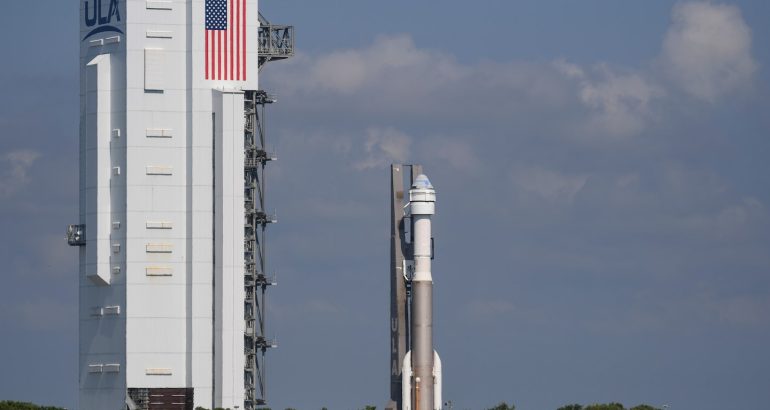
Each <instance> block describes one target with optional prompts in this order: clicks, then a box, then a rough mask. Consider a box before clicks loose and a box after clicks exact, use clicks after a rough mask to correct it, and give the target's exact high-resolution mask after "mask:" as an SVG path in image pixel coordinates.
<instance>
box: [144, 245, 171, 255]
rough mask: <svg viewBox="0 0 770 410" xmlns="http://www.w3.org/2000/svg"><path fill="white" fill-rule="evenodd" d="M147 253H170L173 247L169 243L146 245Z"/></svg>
mask: <svg viewBox="0 0 770 410" xmlns="http://www.w3.org/2000/svg"><path fill="white" fill-rule="evenodd" d="M145 249H146V251H147V253H171V252H173V251H174V245H173V244H170V243H165V242H163V243H148V244H147V245H146V247H145Z"/></svg>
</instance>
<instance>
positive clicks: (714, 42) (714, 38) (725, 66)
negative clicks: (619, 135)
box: [661, 2, 757, 102]
mask: <svg viewBox="0 0 770 410" xmlns="http://www.w3.org/2000/svg"><path fill="white" fill-rule="evenodd" d="M672 18H673V23H672V25H671V27H670V28H669V30H668V33H667V34H666V38H665V40H664V42H663V51H662V55H661V60H662V62H663V67H664V70H665V71H666V72H667V73H668V75H669V76H670V77H671V79H672V80H673V81H674V82H675V84H677V85H678V86H681V87H682V88H683V89H684V90H685V91H686V92H687V93H689V94H691V95H692V96H694V97H696V98H699V99H702V100H705V101H709V102H714V101H715V100H716V99H717V97H719V96H720V95H723V94H726V93H729V92H731V91H734V90H736V89H739V88H741V87H745V86H746V85H747V84H748V83H749V82H750V80H751V77H752V74H753V73H754V72H755V71H756V68H757V64H756V62H755V61H754V58H753V57H752V54H751V30H750V29H749V27H748V25H747V24H746V22H745V21H744V20H743V16H742V15H741V12H740V10H739V9H738V8H737V7H734V6H729V5H724V4H715V3H710V2H687V3H682V4H679V5H677V6H676V7H674V10H673V14H672Z"/></svg>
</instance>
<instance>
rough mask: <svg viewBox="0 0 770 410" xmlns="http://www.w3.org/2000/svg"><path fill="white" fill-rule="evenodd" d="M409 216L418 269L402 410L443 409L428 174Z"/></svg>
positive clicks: (417, 183)
mask: <svg viewBox="0 0 770 410" xmlns="http://www.w3.org/2000/svg"><path fill="white" fill-rule="evenodd" d="M406 212H407V217H410V218H411V222H412V237H413V238H412V249H413V260H414V270H413V272H412V274H411V278H407V279H408V280H409V281H410V283H411V303H410V314H409V318H410V343H409V348H410V350H409V351H408V352H407V353H406V355H405V356H404V361H403V365H402V369H401V377H402V384H401V386H402V390H401V393H402V398H401V399H402V401H401V405H402V410H440V409H441V381H442V380H441V359H439V356H438V353H436V351H435V350H434V349H433V277H432V274H431V259H432V258H433V238H432V235H431V217H432V216H433V214H435V212H436V191H435V190H434V189H433V185H431V183H430V180H429V179H428V177H427V176H425V175H424V174H420V175H418V176H417V178H415V179H414V183H413V184H412V187H411V189H410V190H409V204H408V205H407V207H406Z"/></svg>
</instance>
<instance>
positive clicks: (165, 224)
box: [145, 221, 174, 229]
mask: <svg viewBox="0 0 770 410" xmlns="http://www.w3.org/2000/svg"><path fill="white" fill-rule="evenodd" d="M145 225H146V226H147V229H172V228H174V223H173V222H171V221H147V222H146V224H145Z"/></svg>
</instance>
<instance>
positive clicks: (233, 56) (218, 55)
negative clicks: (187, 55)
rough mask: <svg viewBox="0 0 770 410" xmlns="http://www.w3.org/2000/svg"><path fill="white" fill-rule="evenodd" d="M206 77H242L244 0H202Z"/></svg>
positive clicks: (238, 79) (226, 78) (237, 78)
mask: <svg viewBox="0 0 770 410" xmlns="http://www.w3.org/2000/svg"><path fill="white" fill-rule="evenodd" d="M206 79H207V80H235V81H245V80H246V0H206Z"/></svg>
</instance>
